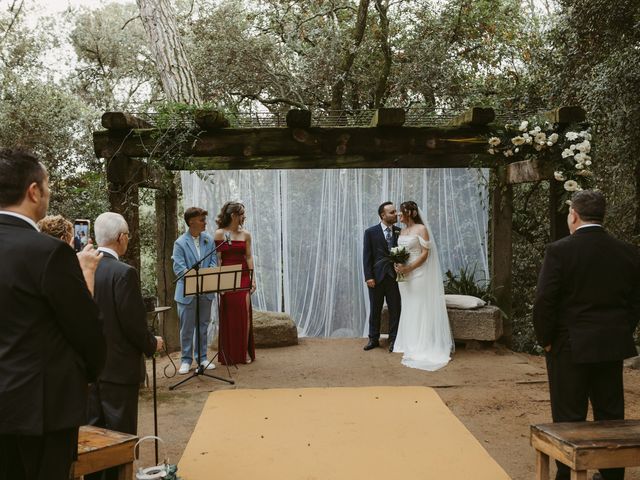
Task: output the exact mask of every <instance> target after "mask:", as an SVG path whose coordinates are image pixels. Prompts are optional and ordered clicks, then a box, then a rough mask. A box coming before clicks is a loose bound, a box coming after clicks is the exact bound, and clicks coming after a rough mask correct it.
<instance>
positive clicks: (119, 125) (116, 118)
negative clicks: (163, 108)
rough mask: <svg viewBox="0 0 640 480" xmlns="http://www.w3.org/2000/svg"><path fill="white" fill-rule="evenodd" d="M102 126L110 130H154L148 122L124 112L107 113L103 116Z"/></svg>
mask: <svg viewBox="0 0 640 480" xmlns="http://www.w3.org/2000/svg"><path fill="white" fill-rule="evenodd" d="M102 126H103V127H104V128H106V129H108V130H132V129H134V128H152V127H153V125H151V124H150V123H149V122H147V121H146V120H143V119H142V118H139V117H136V116H134V115H131V114H129V113H123V112H105V113H103V114H102Z"/></svg>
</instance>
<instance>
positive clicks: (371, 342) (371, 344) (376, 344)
mask: <svg viewBox="0 0 640 480" xmlns="http://www.w3.org/2000/svg"><path fill="white" fill-rule="evenodd" d="M379 346H380V342H379V341H378V340H373V339H371V338H370V339H369V343H367V344H366V345H365V346H364V351H365V352H366V351H367V350H371V349H373V348H376V347H379Z"/></svg>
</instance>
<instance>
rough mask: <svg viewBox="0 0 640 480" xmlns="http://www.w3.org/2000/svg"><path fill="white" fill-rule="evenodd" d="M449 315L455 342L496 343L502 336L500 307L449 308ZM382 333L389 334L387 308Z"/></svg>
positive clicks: (381, 327) (383, 316)
mask: <svg viewBox="0 0 640 480" xmlns="http://www.w3.org/2000/svg"><path fill="white" fill-rule="evenodd" d="M447 313H448V314H449V324H450V325H451V330H452V332H453V338H454V340H455V341H458V342H466V341H471V340H477V341H496V340H498V339H499V338H500V337H501V336H502V333H503V330H502V328H503V327H502V312H501V311H500V309H499V308H498V307H494V306H492V305H488V306H485V307H481V308H476V309H474V310H459V309H457V308H448V309H447ZM380 332H381V333H389V311H388V310H387V307H386V306H385V307H384V308H383V309H382V318H381V322H380Z"/></svg>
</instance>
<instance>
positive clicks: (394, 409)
mask: <svg viewBox="0 0 640 480" xmlns="http://www.w3.org/2000/svg"><path fill="white" fill-rule="evenodd" d="M178 474H179V475H180V477H181V478H182V479H184V480H241V479H255V480H258V479H260V480H276V479H277V480H298V479H305V480H310V479H317V480H334V479H335V480H337V479H344V480H357V479H367V480H377V479H384V480H400V479H402V480H410V479H416V480H429V479H433V480H439V479H447V480H457V479H459V480H469V479H474V480H501V479H508V478H509V477H508V476H507V474H506V473H505V472H504V471H503V470H502V468H500V466H499V465H498V464H497V463H496V462H495V460H493V459H492V458H491V457H490V456H489V454H488V453H487V452H486V451H485V449H484V448H482V446H481V445H480V443H478V441H477V440H476V439H475V438H474V437H473V435H471V433H470V432H469V431H468V430H467V429H466V428H465V427H464V425H463V424H462V423H461V422H460V421H459V420H458V419H457V418H456V417H455V416H454V415H453V413H451V411H450V410H449V409H448V408H447V406H446V405H445V404H444V403H443V402H442V400H441V399H440V397H439V396H438V395H437V394H436V392H435V391H434V390H433V389H431V388H426V387H365V388H304V389H274V390H224V391H220V392H214V393H212V394H211V395H210V396H209V398H208V399H207V402H206V404H205V406H204V409H203V411H202V414H201V416H200V419H199V420H198V424H197V425H196V428H195V430H194V432H193V435H192V436H191V439H190V440H189V444H188V445H187V448H186V450H185V452H184V454H183V456H182V459H181V460H180V463H179V469H178Z"/></svg>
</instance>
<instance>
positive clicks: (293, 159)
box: [166, 153, 496, 170]
mask: <svg viewBox="0 0 640 480" xmlns="http://www.w3.org/2000/svg"><path fill="white" fill-rule="evenodd" d="M472 164H473V165H477V166H483V167H495V165H496V163H495V157H493V156H490V155H484V156H481V157H478V156H477V155H472V154H464V153H463V154H443V155H411V154H407V155H394V154H379V155H368V156H364V155H313V156H310V155H292V156H266V157H250V158H246V157H191V158H189V157H186V158H185V159H184V161H183V162H178V163H174V164H170V165H167V166H166V167H167V169H168V170H290V169H319V168H322V169H326V168H467V167H469V165H472Z"/></svg>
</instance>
